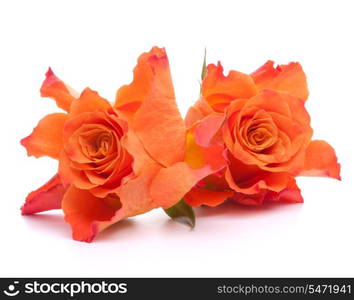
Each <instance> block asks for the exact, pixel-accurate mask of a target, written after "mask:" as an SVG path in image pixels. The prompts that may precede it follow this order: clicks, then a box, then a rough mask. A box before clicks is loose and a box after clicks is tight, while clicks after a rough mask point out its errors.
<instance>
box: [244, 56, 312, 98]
mask: <svg viewBox="0 0 354 300" xmlns="http://www.w3.org/2000/svg"><path fill="white" fill-rule="evenodd" d="M251 76H252V78H253V80H254V82H255V83H256V85H257V87H258V88H259V89H260V90H263V89H273V90H278V91H284V92H288V93H290V94H292V95H294V96H296V97H298V98H300V99H302V100H306V99H307V98H308V95H309V91H308V89H307V82H306V75H305V73H304V71H303V70H302V67H301V65H300V64H299V63H289V64H288V65H279V66H277V67H276V68H274V62H273V61H270V60H269V61H267V62H266V63H265V64H264V65H263V66H262V67H260V68H259V69H258V70H256V71H254V72H253V73H252V74H251Z"/></svg>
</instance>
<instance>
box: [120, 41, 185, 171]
mask: <svg viewBox="0 0 354 300" xmlns="http://www.w3.org/2000/svg"><path fill="white" fill-rule="evenodd" d="M115 107H116V108H117V109H118V111H119V112H120V113H121V114H123V115H124V116H125V117H126V118H127V119H128V122H129V125H130V128H132V129H133V130H134V131H135V133H136V135H137V136H138V138H139V139H140V140H141V142H142V144H143V146H144V148H145V149H146V151H147V152H148V153H149V154H150V155H151V156H152V157H153V158H154V159H155V160H156V161H158V162H159V163H160V164H161V165H163V166H169V165H172V164H173V163H175V162H177V161H181V160H182V159H183V155H184V142H185V126H184V122H183V120H182V118H181V115H180V113H179V110H178V108H177V105H176V102H175V96H174V91H173V86H172V81H171V75H170V69H169V63H168V59H167V55H166V52H165V50H164V49H160V48H157V47H154V48H152V50H151V51H150V52H148V53H144V54H142V55H141V56H140V57H139V59H138V64H137V66H136V67H135V69H134V80H133V82H132V83H131V84H130V85H126V86H123V87H122V88H120V89H119V90H118V92H117V97H116V104H115Z"/></svg>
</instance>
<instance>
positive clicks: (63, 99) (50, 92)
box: [41, 68, 78, 111]
mask: <svg viewBox="0 0 354 300" xmlns="http://www.w3.org/2000/svg"><path fill="white" fill-rule="evenodd" d="M45 76H46V79H45V80H44V82H43V84H42V87H41V96H42V97H49V98H52V99H54V100H55V102H56V103H57V106H58V107H60V108H62V109H63V110H65V111H69V110H70V105H71V103H72V101H74V100H75V99H76V98H77V97H78V94H77V92H76V91H74V90H73V89H72V88H71V87H69V86H68V85H66V84H65V83H64V82H63V81H61V80H60V79H59V78H58V77H57V76H55V74H54V73H53V71H52V69H51V68H49V69H48V71H47V73H46V74H45Z"/></svg>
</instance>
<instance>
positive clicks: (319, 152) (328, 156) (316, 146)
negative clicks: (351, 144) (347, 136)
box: [300, 140, 341, 180]
mask: <svg viewBox="0 0 354 300" xmlns="http://www.w3.org/2000/svg"><path fill="white" fill-rule="evenodd" d="M300 176H325V177H332V178H336V179H338V180H340V179H341V178H340V164H339V163H338V162H337V157H336V153H335V151H334V149H333V148H332V147H331V146H330V145H329V144H328V143H327V142H325V141H320V140H315V141H311V143H310V145H309V146H308V148H307V150H306V157H305V166H304V169H303V171H302V172H301V173H300Z"/></svg>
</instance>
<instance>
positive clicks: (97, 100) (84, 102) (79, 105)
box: [70, 88, 111, 117]
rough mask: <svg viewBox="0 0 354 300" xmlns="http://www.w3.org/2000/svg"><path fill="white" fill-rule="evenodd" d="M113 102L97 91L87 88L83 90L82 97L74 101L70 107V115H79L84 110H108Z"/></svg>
mask: <svg viewBox="0 0 354 300" xmlns="http://www.w3.org/2000/svg"><path fill="white" fill-rule="evenodd" d="M110 108H111V104H110V103H109V102H108V101H107V100H106V99H104V98H102V97H101V96H100V95H99V94H98V93H97V92H96V91H93V90H91V89H90V88H86V89H84V90H83V91H82V93H81V95H80V97H79V98H78V99H76V100H75V101H73V102H72V104H71V108H70V117H74V116H77V115H79V114H81V113H84V112H94V111H96V110H98V111H107V110H109V109H110Z"/></svg>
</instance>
